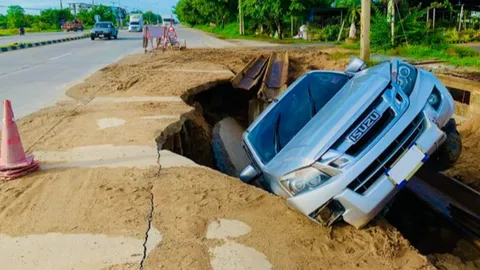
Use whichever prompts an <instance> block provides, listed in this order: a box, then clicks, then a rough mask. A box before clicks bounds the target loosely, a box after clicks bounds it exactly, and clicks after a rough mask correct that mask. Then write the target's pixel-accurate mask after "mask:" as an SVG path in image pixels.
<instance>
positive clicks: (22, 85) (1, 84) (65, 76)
mask: <svg viewBox="0 0 480 270" xmlns="http://www.w3.org/2000/svg"><path fill="white" fill-rule="evenodd" d="M177 32H178V35H179V37H180V39H185V40H187V47H189V48H201V47H212V48H213V47H215V48H223V47H230V46H234V45H232V44H231V43H229V42H226V41H223V40H219V39H216V38H214V37H212V36H209V35H206V34H204V33H202V32H200V31H197V30H192V29H187V28H183V27H179V28H178V31H177ZM141 37H142V34H141V33H128V32H126V31H121V32H120V34H119V37H118V40H95V41H91V40H90V39H82V40H78V41H71V42H66V43H60V44H54V45H47V46H42V47H37V48H30V49H24V50H19V51H13V52H6V53H1V54H0V89H1V90H0V100H1V101H3V100H4V99H10V100H11V101H12V105H13V109H14V113H15V117H16V118H17V119H18V118H21V117H23V116H25V115H27V114H30V113H33V112H35V111H37V110H39V109H41V108H44V107H48V106H53V105H55V104H56V102H57V101H58V100H61V99H65V98H66V96H65V94H64V93H65V91H66V90H67V89H68V88H69V87H71V86H73V85H75V84H77V83H78V82H80V81H82V80H83V79H84V78H85V77H87V76H89V75H90V74H92V73H94V72H95V71H97V70H98V69H100V68H102V67H104V66H106V65H109V64H111V63H113V62H116V61H118V60H120V59H121V58H123V57H124V56H126V55H128V54H133V53H141V52H143V48H142V41H141ZM0 117H3V110H0Z"/></svg>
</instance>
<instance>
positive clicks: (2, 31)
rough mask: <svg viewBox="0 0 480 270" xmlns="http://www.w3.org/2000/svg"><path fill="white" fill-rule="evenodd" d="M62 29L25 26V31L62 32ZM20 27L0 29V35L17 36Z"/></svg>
mask: <svg viewBox="0 0 480 270" xmlns="http://www.w3.org/2000/svg"><path fill="white" fill-rule="evenodd" d="M61 31H62V30H60V29H45V30H40V29H35V28H25V33H46V32H61ZM18 34H19V32H18V29H0V36H15V35H18Z"/></svg>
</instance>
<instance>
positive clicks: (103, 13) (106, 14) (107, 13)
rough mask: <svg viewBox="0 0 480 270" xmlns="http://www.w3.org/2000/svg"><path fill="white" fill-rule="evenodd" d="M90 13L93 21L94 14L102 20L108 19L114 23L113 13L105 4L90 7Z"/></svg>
mask: <svg viewBox="0 0 480 270" xmlns="http://www.w3.org/2000/svg"><path fill="white" fill-rule="evenodd" d="M90 14H91V16H92V20H93V21H95V19H94V16H95V15H100V17H101V20H102V21H104V22H105V21H110V22H113V23H116V20H115V15H114V14H113V12H112V10H111V9H110V8H109V7H107V6H104V5H96V6H94V7H93V8H92V9H91V11H90Z"/></svg>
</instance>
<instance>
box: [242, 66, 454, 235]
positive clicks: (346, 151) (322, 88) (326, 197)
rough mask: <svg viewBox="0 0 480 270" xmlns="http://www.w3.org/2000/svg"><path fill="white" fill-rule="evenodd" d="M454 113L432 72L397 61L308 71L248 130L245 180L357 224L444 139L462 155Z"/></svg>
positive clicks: (326, 219) (302, 208)
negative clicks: (333, 69)
mask: <svg viewBox="0 0 480 270" xmlns="http://www.w3.org/2000/svg"><path fill="white" fill-rule="evenodd" d="M453 112H454V101H453V99H452V96H451V95H450V93H449V92H448V90H447V89H446V88H445V87H444V86H443V85H442V83H441V82H440V81H439V80H438V79H437V78H436V77H435V76H434V75H433V74H432V73H430V72H427V71H425V70H422V69H417V68H415V67H414V66H412V65H409V64H407V63H404V62H402V61H400V60H392V61H391V62H386V63H382V64H379V65H377V66H374V67H371V68H368V69H366V65H365V63H364V62H363V61H362V60H360V59H354V60H353V61H352V62H351V63H350V64H349V66H348V67H347V69H346V71H345V72H338V71H311V72H308V73H306V74H304V75H303V76H302V77H300V78H299V79H298V80H296V81H295V82H294V83H293V84H292V85H290V87H289V88H288V89H287V90H286V91H285V92H283V93H282V94H281V96H279V97H278V100H274V101H273V102H272V104H271V105H270V106H269V107H268V108H267V109H266V110H265V111H263V112H262V114H261V115H260V116H259V117H258V118H257V119H256V120H255V121H254V122H253V123H252V124H251V125H250V127H248V129H247V130H246V131H245V132H244V134H243V144H244V149H245V151H246V153H247V155H248V157H249V159H250V161H251V164H250V165H249V166H248V167H247V168H245V169H244V170H243V171H242V173H241V175H240V178H241V179H242V181H244V182H246V183H250V182H252V181H253V180H254V179H258V180H259V182H260V183H261V185H262V186H264V187H265V188H266V189H267V190H269V191H271V192H273V193H275V194H277V195H279V196H282V197H284V198H286V200H287V204H288V205H289V206H290V207H291V208H294V209H296V210H297V211H299V212H301V213H303V214H305V215H307V216H308V217H310V218H311V219H313V220H315V221H318V222H320V223H322V224H326V225H330V224H332V223H333V222H335V221H336V220H338V219H340V218H343V220H344V221H345V222H347V223H350V224H351V225H353V226H355V227H357V228H360V227H362V226H364V225H366V224H367V223H368V222H369V221H370V220H371V219H372V218H374V217H375V216H376V215H377V214H378V213H379V212H380V211H381V210H382V209H383V208H384V207H385V206H386V205H387V203H389V201H390V200H391V199H392V198H393V197H394V195H395V194H396V193H397V191H399V190H400V189H401V188H402V187H404V186H405V184H406V182H407V181H408V180H409V178H410V177H411V176H412V175H413V174H414V173H415V172H416V171H417V170H418V169H419V168H420V167H421V166H422V165H423V164H424V163H425V161H426V160H427V159H429V157H431V156H432V154H433V153H434V151H436V150H437V149H439V148H440V147H441V145H442V143H444V142H445V141H446V140H448V141H449V143H448V147H449V150H448V151H449V154H448V155H446V156H447V157H448V158H450V159H451V160H449V162H454V161H455V160H456V159H457V158H458V156H459V154H460V151H461V142H460V139H459V136H458V132H457V131H456V128H455V124H454V122H453V121H452V120H453V119H452V120H451V117H452V115H453ZM452 122H453V123H452ZM450 137H451V139H450ZM447 138H449V139H447ZM445 145H447V144H445Z"/></svg>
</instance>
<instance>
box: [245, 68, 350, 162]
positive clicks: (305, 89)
mask: <svg viewBox="0 0 480 270" xmlns="http://www.w3.org/2000/svg"><path fill="white" fill-rule="evenodd" d="M347 82H348V76H346V75H344V74H339V73H333V72H314V73H309V74H307V75H305V77H304V78H302V79H301V80H300V81H299V82H298V84H297V85H295V86H294V88H292V89H291V90H290V91H289V92H288V94H287V95H286V96H284V97H283V98H282V99H281V100H280V101H279V102H278V103H277V104H276V106H275V107H274V108H273V109H272V110H271V111H270V112H269V113H268V114H267V115H265V116H264V117H263V119H262V120H261V121H260V122H259V123H258V124H257V126H256V127H255V128H254V129H253V130H252V131H251V132H250V133H249V134H248V140H249V141H250V143H251V145H252V147H253V148H254V150H255V152H256V153H257V155H258V156H259V157H260V159H261V160H262V162H263V163H264V164H266V163H268V162H270V160H272V159H273V158H274V157H275V156H276V154H277V153H278V152H280V150H281V149H282V148H283V147H285V145H286V144H287V143H288V142H289V141H290V140H291V139H292V138H293V137H294V136H295V135H296V134H297V133H298V132H299V131H300V130H301V129H302V128H303V127H304V126H305V125H306V124H307V123H308V122H309V121H310V119H312V118H313V116H315V114H316V113H317V112H319V111H320V110H321V109H322V108H323V106H325V104H327V102H328V101H329V100H330V99H331V98H332V97H333V96H335V94H336V93H337V92H338V91H339V90H340V89H341V88H342V87H343V86H344V85H345V84H346V83H347Z"/></svg>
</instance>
